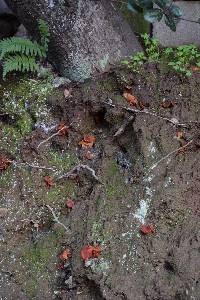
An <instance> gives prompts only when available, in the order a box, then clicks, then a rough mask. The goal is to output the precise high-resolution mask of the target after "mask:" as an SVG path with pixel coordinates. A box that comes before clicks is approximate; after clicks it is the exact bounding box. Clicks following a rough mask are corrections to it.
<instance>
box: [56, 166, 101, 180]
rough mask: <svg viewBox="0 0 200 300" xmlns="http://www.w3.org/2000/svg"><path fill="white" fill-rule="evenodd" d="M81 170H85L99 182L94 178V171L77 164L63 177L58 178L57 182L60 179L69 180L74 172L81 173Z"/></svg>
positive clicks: (95, 177)
mask: <svg viewBox="0 0 200 300" xmlns="http://www.w3.org/2000/svg"><path fill="white" fill-rule="evenodd" d="M81 170H87V171H88V172H89V174H90V175H91V176H92V177H93V178H94V179H95V180H96V181H98V182H101V181H100V180H99V178H98V177H97V176H96V173H95V170H93V169H92V168H90V167H89V166H88V165H83V164H79V165H77V166H75V167H74V168H73V169H72V170H71V171H69V172H67V173H65V174H64V175H62V176H60V177H59V178H58V179H57V180H60V179H62V178H69V177H71V176H73V175H74V173H76V172H81Z"/></svg>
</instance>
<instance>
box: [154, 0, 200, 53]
mask: <svg viewBox="0 0 200 300" xmlns="http://www.w3.org/2000/svg"><path fill="white" fill-rule="evenodd" d="M175 4H177V5H178V6H179V7H180V8H181V10H182V12H183V18H185V19H189V20H194V21H195V20H196V21H197V20H198V19H199V17H200V14H199V12H200V1H176V2H175ZM153 37H154V38H157V39H159V41H160V43H161V44H162V45H163V46H167V47H168V46H172V47H173V46H174V47H176V46H180V45H184V44H196V45H198V46H200V25H199V24H197V23H191V22H186V21H180V22H179V23H178V25H177V30H176V32H173V31H171V30H170V29H169V27H167V26H166V25H165V22H164V20H163V21H161V22H157V23H155V24H154V26H153Z"/></svg>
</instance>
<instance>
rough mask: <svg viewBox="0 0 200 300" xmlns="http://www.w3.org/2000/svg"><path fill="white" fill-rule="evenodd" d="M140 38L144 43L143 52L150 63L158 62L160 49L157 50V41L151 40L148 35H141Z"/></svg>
mask: <svg viewBox="0 0 200 300" xmlns="http://www.w3.org/2000/svg"><path fill="white" fill-rule="evenodd" d="M141 37H142V38H143V41H144V46H145V51H146V54H147V57H148V60H149V61H150V62H153V61H154V62H156V61H159V58H160V49H159V40H158V39H151V38H150V36H149V34H147V33H145V34H142V35H141Z"/></svg>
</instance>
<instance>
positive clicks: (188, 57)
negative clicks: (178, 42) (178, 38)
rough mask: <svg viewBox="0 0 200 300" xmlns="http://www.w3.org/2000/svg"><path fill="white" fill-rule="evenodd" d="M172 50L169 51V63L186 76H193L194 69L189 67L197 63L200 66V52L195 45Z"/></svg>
mask: <svg viewBox="0 0 200 300" xmlns="http://www.w3.org/2000/svg"><path fill="white" fill-rule="evenodd" d="M167 49H171V48H167ZM167 49H165V54H166V51H167ZM172 51H173V52H172ZM172 51H171V50H170V51H169V50H168V51H167V55H168V58H169V62H168V65H169V66H171V67H172V68H173V69H174V70H175V71H177V72H180V73H182V74H184V75H186V76H191V75H192V71H191V70H190V69H189V68H190V67H191V66H192V65H193V66H194V65H196V66H197V67H199V66H200V52H199V51H198V49H197V47H196V46H195V45H184V46H180V47H178V48H176V49H174V50H173V49H172Z"/></svg>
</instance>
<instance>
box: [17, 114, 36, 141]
mask: <svg viewBox="0 0 200 300" xmlns="http://www.w3.org/2000/svg"><path fill="white" fill-rule="evenodd" d="M17 127H18V128H19V131H20V133H21V134H22V136H25V135H26V134H29V133H30V132H31V131H32V128H33V120H32V118H31V117H30V114H28V113H26V112H25V113H24V114H23V115H22V116H21V117H20V118H19V119H18V121H17Z"/></svg>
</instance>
